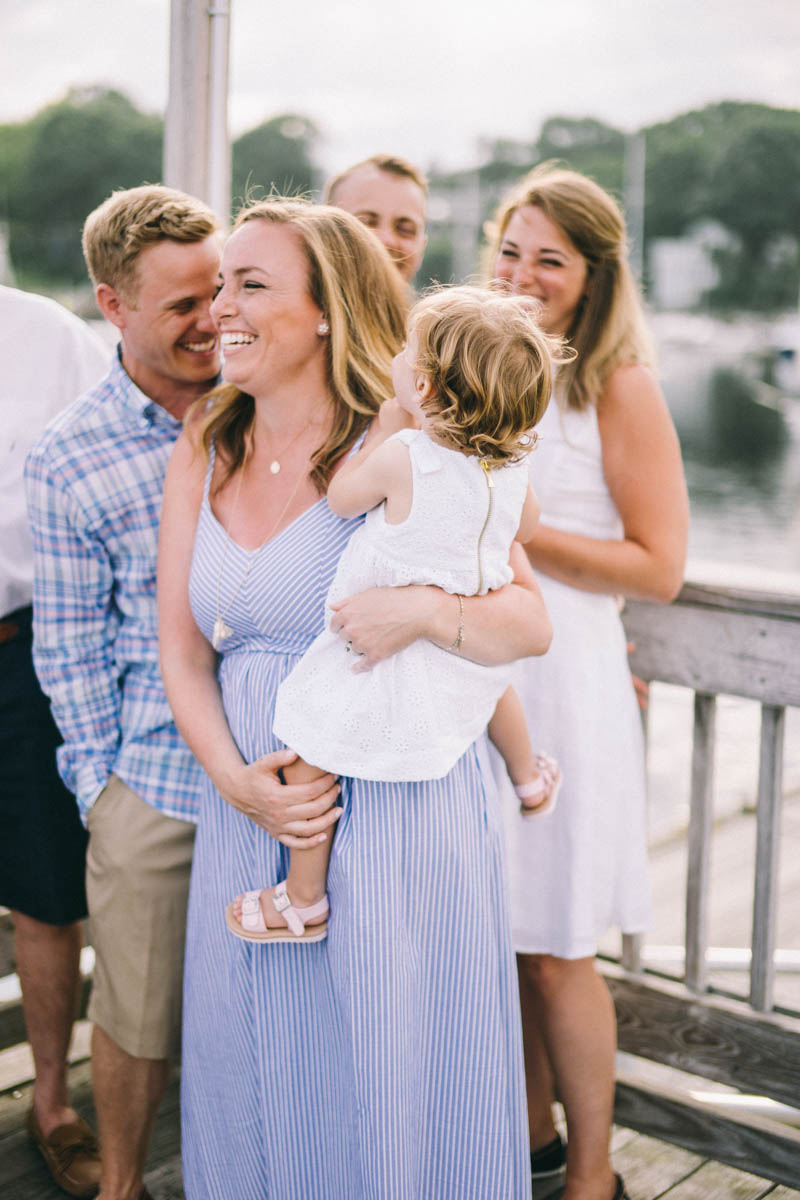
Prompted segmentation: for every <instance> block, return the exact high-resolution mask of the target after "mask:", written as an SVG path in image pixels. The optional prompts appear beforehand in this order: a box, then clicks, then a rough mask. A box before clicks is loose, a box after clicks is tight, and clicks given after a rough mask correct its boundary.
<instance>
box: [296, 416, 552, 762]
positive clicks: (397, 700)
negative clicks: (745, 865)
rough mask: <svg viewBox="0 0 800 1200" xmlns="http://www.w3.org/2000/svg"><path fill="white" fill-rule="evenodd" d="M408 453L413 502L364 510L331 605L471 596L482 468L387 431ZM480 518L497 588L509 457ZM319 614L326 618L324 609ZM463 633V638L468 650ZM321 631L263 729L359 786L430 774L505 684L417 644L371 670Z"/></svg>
mask: <svg viewBox="0 0 800 1200" xmlns="http://www.w3.org/2000/svg"><path fill="white" fill-rule="evenodd" d="M395 437H397V438H398V439H399V440H402V441H403V442H404V443H405V444H406V446H407V447H408V450H409V456H410V459H411V467H412V479H413V488H414V495H413V501H412V505H411V511H410V513H409V516H408V518H407V519H406V520H405V521H403V522H402V523H401V524H398V525H390V524H388V523H387V521H386V519H385V513H384V506H383V505H379V506H378V507H377V508H375V509H373V510H372V511H371V512H370V513H368V514H367V518H366V521H365V523H364V525H363V526H362V527H361V528H360V529H359V530H357V531H356V533H355V534H354V535H353V536H352V538H351V539H350V542H349V543H348V545H347V547H346V548H345V551H344V554H343V555H342V557H341V559H340V561H339V567H338V570H337V572H336V576H335V578H334V581H333V585H332V587H331V589H330V592H329V595H328V601H329V603H335V602H336V601H338V600H340V599H344V598H346V597H347V596H352V595H354V594H355V593H357V592H361V591H364V590H366V589H367V588H370V587H398V586H400V587H402V586H405V585H409V584H433V585H435V586H437V587H441V588H443V589H444V590H445V591H448V592H453V593H461V594H463V595H467V596H469V595H475V594H476V592H477V587H478V578H479V570H478V539H479V536H480V533H481V529H482V528H483V525H484V522H485V521H486V515H487V511H488V503H489V496H488V488H487V483H486V478H485V473H484V471H483V470H482V468H481V466H480V462H479V460H478V459H477V458H468V457H467V456H465V455H463V454H460V453H459V452H458V451H454V450H449V449H447V448H446V447H443V446H439V445H438V444H437V443H435V442H433V441H432V440H431V439H430V438H429V437H427V435H426V434H425V433H423V432H422V431H421V430H403V431H402V432H401V433H398V434H396V435H395ZM492 481H493V484H494V487H493V493H494V494H493V498H492V511H491V515H490V519H489V523H488V525H487V526H486V530H485V532H484V535H483V538H482V539H481V544H480V556H481V557H480V566H481V571H480V574H481V575H482V578H483V590H484V591H486V590H491V589H494V588H497V587H501V586H502V585H503V584H505V583H508V582H509V581H510V579H511V577H512V572H511V568H510V567H509V565H508V555H509V549H510V546H511V542H512V540H513V538H514V535H515V534H516V532H517V529H518V527H519V520H520V514H521V511H522V505H523V503H524V500H525V495H526V491H527V486H528V467H527V463H526V462H524V461H523V462H520V463H518V464H514V465H511V466H508V467H504V468H502V469H499V470H497V471H493V472H492ZM329 615H330V614H329ZM468 642H469V630H468V629H467V632H466V643H467V645H466V649H467V652H468ZM353 665H354V659H353V656H352V654H349V653H348V652H347V651H346V649H345V644H344V642H343V641H342V639H341V638H339V637H337V636H335V635H334V634H332V633H331V632H330V631H329V629H328V628H326V630H325V632H324V633H322V634H321V635H320V636H319V637H318V638H317V639H316V640H315V641H314V642H313V643H312V645H311V646H310V647H309V649H308V651H307V652H306V654H305V655H304V656H303V658H302V660H301V661H300V662H299V663H298V664H297V666H296V667H295V668H294V670H293V671H292V672H291V674H290V675H289V676H288V678H287V679H286V680H284V682H283V684H282V685H281V687H280V688H279V690H278V699H277V704H276V708H275V720H274V725H273V729H274V732H275V734H276V735H277V736H278V737H279V738H281V740H282V741H284V742H286V744H287V745H289V746H291V747H292V749H293V750H296V751H297V752H298V754H300V755H301V756H302V757H303V758H304V759H305V760H306V761H307V762H311V763H314V764H315V765H316V766H320V767H324V768H325V769H327V770H330V771H335V772H337V773H339V774H342V775H352V776H355V777H357V778H361V779H377V780H388V781H392V780H398V781H399V780H417V779H437V778H440V777H441V776H443V775H445V774H447V772H448V771H450V770H451V769H452V767H453V766H454V764H455V763H456V762H457V761H458V759H459V758H460V757H461V755H462V754H463V753H464V752H465V751H466V750H467V748H468V747H469V746H470V745H471V744H472V742H473V741H475V739H476V738H477V737H479V736H480V734H481V733H482V732H483V730H484V729H485V727H486V724H487V722H488V720H489V718H490V717H491V715H492V713H493V712H494V708H495V705H496V703H497V701H498V699H499V698H500V696H501V695H502V693H503V692H504V691H505V689H506V687H507V686H508V682H509V670H508V669H507V668H506V667H483V666H479V665H477V664H476V663H473V662H470V661H469V659H468V658H466V657H461V656H459V655H457V654H451V653H449V652H448V651H446V650H442V649H440V648H439V647H438V646H435V645H433V643H431V642H429V641H426V640H421V641H418V642H415V643H414V644H413V645H411V646H409V647H408V649H406V650H404V651H402V652H401V653H400V654H397V655H394V656H393V657H392V658H390V659H387V660H385V661H384V662H380V663H378V664H377V665H376V666H375V667H374V668H373V669H372V670H371V671H369V672H364V673H355V674H354V673H353V670H352V668H353Z"/></svg>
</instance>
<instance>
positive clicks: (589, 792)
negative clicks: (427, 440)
mask: <svg viewBox="0 0 800 1200" xmlns="http://www.w3.org/2000/svg"><path fill="white" fill-rule="evenodd" d="M537 433H538V434H539V435H540V440H539V442H538V443H537V445H536V447H535V449H534V451H533V453H532V454H531V455H530V456H529V459H528V462H529V466H530V480H531V485H532V487H533V489H534V491H535V492H536V494H537V496H538V498H539V501H540V503H541V505H542V515H541V522H542V524H543V525H549V526H552V527H553V528H554V529H560V530H565V531H568V532H571V533H579V534H584V535H586V536H588V537H595V538H602V539H609V538H621V537H622V522H621V521H620V517H619V514H618V512H617V509H616V507H615V505H614V502H613V500H612V498H611V496H610V494H609V491H608V486H607V484H606V481H605V478H604V476H603V465H602V446H601V442H600V432H599V429H598V424H597V411H596V409H595V408H594V407H591V408H589V409H587V410H586V411H585V412H575V411H573V410H564V409H562V408H561V407H560V405H559V404H558V403H557V402H556V399H555V397H554V398H553V400H552V401H551V403H550V405H549V406H548V409H547V411H546V413H545V415H544V417H543V419H542V420H541V421H540V423H539V425H538V426H537ZM537 578H538V580H539V583H540V585H541V588H542V593H543V595H544V599H545V603H546V604H547V609H548V612H549V613H550V617H551V619H552V622H553V641H552V645H551V647H550V650H549V651H548V653H547V654H545V655H543V656H542V657H541V658H529V659H525V660H523V661H522V662H519V663H518V664H517V665H516V670H515V675H514V684H515V685H516V687H517V689H518V691H519V693H520V696H521V697H522V702H523V705H524V708H525V712H526V715H527V718H528V728H529V730H530V734H531V738H532V740H533V742H534V745H535V746H536V747H537V748H540V749H542V750H545V751H547V752H548V753H550V754H553V755H554V756H555V757H556V758H557V759H558V761H559V764H560V766H561V770H562V772H563V783H562V787H561V792H560V795H559V800H558V804H557V805H556V807H555V810H554V811H553V812H552V813H549V814H547V815H544V816H541V817H523V816H522V815H521V814H520V811H519V800H518V799H517V798H516V796H515V795H514V793H513V791H512V789H511V786H510V783H509V781H508V778H507V776H506V775H505V770H504V768H503V767H502V763H500V762H499V759H497V756H494V761H495V762H496V765H497V775H498V783H499V785H500V790H501V794H502V796H503V806H504V816H505V822H506V834H507V837H506V843H507V855H508V874H509V885H510V899H511V914H512V926H513V933H514V946H515V949H516V950H517V951H518V952H519V953H524V954H537V953H538V954H552V955H555V956H557V957H559V958H583V957H586V956H591V955H593V954H594V953H595V951H596V948H597V939H598V937H600V936H601V935H602V934H603V933H604V932H605V931H606V930H608V929H610V928H612V927H619V928H621V929H622V930H623V931H624V932H627V933H636V932H642V931H644V930H645V929H647V928H648V926H649V924H650V891H649V884H648V873H647V840H646V810H645V781H644V747H643V736H642V726H641V720H640V716H639V711H638V708H637V704H636V699H635V694H634V691H633V685H632V683H631V675H630V670H629V667H628V656H627V653H626V647H625V634H624V631H623V628H622V622H621V620H620V616H619V611H618V606H617V601H616V599H615V597H613V596H606V595H599V594H596V593H592V592H584V591H580V590H578V589H577V588H573V587H567V586H566V585H565V584H563V583H559V582H557V581H556V580H554V579H552V578H550V577H549V576H548V575H545V574H543V573H537Z"/></svg>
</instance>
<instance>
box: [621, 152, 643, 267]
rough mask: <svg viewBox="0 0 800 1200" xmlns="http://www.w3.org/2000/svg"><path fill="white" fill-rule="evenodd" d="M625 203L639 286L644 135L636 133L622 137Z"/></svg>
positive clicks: (633, 264)
mask: <svg viewBox="0 0 800 1200" xmlns="http://www.w3.org/2000/svg"><path fill="white" fill-rule="evenodd" d="M624 154H625V160H624V183H623V192H624V202H625V217H626V221H627V225H628V237H629V241H630V264H631V269H632V271H633V274H634V276H635V278H636V280H637V282H638V283H639V285H640V286H641V284H642V281H643V279H644V171H645V135H644V130H643V129H639V130H636V131H635V132H633V133H628V134H626V135H625V151H624Z"/></svg>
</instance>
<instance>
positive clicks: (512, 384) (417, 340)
mask: <svg viewBox="0 0 800 1200" xmlns="http://www.w3.org/2000/svg"><path fill="white" fill-rule="evenodd" d="M538 307H539V306H538V305H537V304H536V303H535V301H532V300H530V299H529V298H528V297H525V296H512V295H509V294H507V293H502V292H499V291H497V290H496V289H491V288H487V287H483V288H482V287H472V286H467V285H465V286H462V287H451V288H441V289H437V290H436V291H434V292H431V293H429V294H428V295H427V296H425V297H423V299H422V300H419V301H418V302H417V304H415V305H414V307H413V308H412V310H411V313H410V316H409V325H408V328H409V338H410V339H411V338H413V350H414V362H413V366H414V369H415V370H416V371H418V372H419V373H420V374H421V375H423V376H424V377H425V378H426V379H428V380H429V381H430V383H431V391H432V395H431V397H430V398H429V399H426V400H423V401H422V408H423V411H424V412H425V415H426V416H427V417H429V418H431V419H432V424H433V427H434V428H433V431H434V433H435V436H436V437H437V438H438V439H440V440H441V441H443V442H444V443H445V444H446V445H449V446H451V447H452V448H453V449H454V450H460V451H461V453H462V454H469V455H475V456H477V457H478V458H482V459H485V460H486V461H487V463H488V464H489V465H490V466H502V465H503V464H505V463H509V462H514V461H516V460H517V459H519V458H520V457H521V456H522V455H523V454H525V453H527V452H528V450H530V448H531V445H532V444H533V441H534V440H535V435H534V434H532V433H531V431H532V429H533V427H534V425H536V424H537V423H538V421H539V420H541V417H542V415H543V414H544V411H545V409H546V408H547V405H548V402H549V400H550V392H551V389H552V376H553V372H552V364H553V363H554V362H556V363H558V362H562V361H564V359H565V356H567V357H571V354H570V352H569V351H568V350H567V351H565V349H564V346H563V343H562V341H561V339H560V338H554V337H549V336H548V335H547V334H545V333H543V332H542V330H541V329H540V328H539V326H538V325H537V323H536V313H537V310H538Z"/></svg>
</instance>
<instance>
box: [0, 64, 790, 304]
mask: <svg viewBox="0 0 800 1200" xmlns="http://www.w3.org/2000/svg"><path fill="white" fill-rule="evenodd" d="M642 133H643V135H644V139H645V146H646V160H645V161H646V167H645V211H644V236H645V252H646V251H647V249H648V247H649V246H650V245H651V244H652V242H653V241H654V240H655V239H657V238H663V237H680V236H683V235H685V234H687V233H689V232H691V230H692V229H693V228H695V227H696V226H697V225H698V223H700V222H703V221H714V222H716V223H718V224H719V225H720V226H721V227H722V228H723V229H724V230H725V231H726V232H727V234H728V235H729V236H728V238H727V240H726V241H725V243H724V244H723V245H720V246H718V247H717V248H716V250H715V251H714V254H715V257H716V265H717V268H718V275H719V278H718V282H717V284H716V285H715V287H714V288H712V289H711V291H710V292H709V294H708V295H707V297H706V301H707V303H708V305H709V306H710V307H713V308H719V309H725V308H749V309H761V310H770V309H779V308H783V307H787V306H791V305H792V304H794V303H796V301H797V296H798V282H799V280H800V249H799V248H800V112H797V111H794V110H789V109H777V108H772V107H770V106H768V105H764V104H755V103H739V102H734V101H725V102H722V103H719V104H713V105H709V106H707V107H705V108H703V109H698V110H696V111H692V112H687V113H683V114H681V115H679V116H676V117H674V118H673V119H672V120H670V121H666V122H661V123H659V124H655V125H651V126H648V127H646V128H645V129H644V130H643V131H642ZM319 137H320V135H319V130H318V129H317V127H316V126H315V125H314V122H313V121H311V120H309V119H308V118H306V117H304V116H301V115H299V114H292V113H285V114H282V115H280V116H276V117H273V118H272V119H270V120H268V121H265V122H263V123H262V124H260V125H258V126H257V127H256V128H255V129H252V130H250V131H249V132H247V133H245V134H243V135H242V136H241V137H239V138H238V139H236V141H235V142H234V144H233V186H232V204H233V207H234V208H235V207H237V206H238V203H239V202H241V200H242V199H244V198H246V197H248V196H250V195H253V194H257V195H258V194H265V193H268V192H269V191H270V190H272V189H273V188H274V189H276V190H277V191H279V192H289V193H292V194H295V193H303V192H309V191H312V190H313V189H315V188H317V187H318V186H319V184H320V182H321V173H320V170H319V168H318V166H317V163H316V160H315V153H316V149H317V145H318V142H319ZM625 142H626V139H625V135H624V133H623V132H622V131H621V130H619V129H616V128H614V127H613V126H611V125H607V124H605V123H603V122H602V121H598V120H595V119H593V118H583V119H576V118H573V117H563V116H554V117H551V118H549V119H548V120H547V121H545V122H544V124H543V125H542V127H541V129H540V130H539V132H538V134H537V136H536V137H534V138H532V139H531V140H530V141H511V140H509V139H497V140H495V141H491V142H487V143H485V144H484V145H482V147H481V159H482V161H481V164H480V165H479V167H478V168H477V171H476V170H475V168H472V169H471V170H470V171H469V172H467V171H455V172H443V171H438V170H436V168H435V167H434V168H432V169H431V170H430V171H429V175H430V178H431V184H432V187H433V188H434V189H435V190H436V191H437V192H438V193H439V194H445V195H446V194H448V193H449V192H457V191H458V190H459V189H461V188H464V187H466V186H468V185H469V186H473V187H474V186H475V183H476V179H477V186H478V188H479V189H480V192H481V195H482V196H484V197H485V204H486V207H487V211H485V212H484V214H483V215H484V216H486V215H488V208H489V207H491V204H492V203H493V201H494V199H495V198H496V196H497V194H498V192H499V191H500V190H502V189H503V188H505V187H506V186H508V185H509V184H510V183H512V182H513V181H514V180H516V179H518V178H519V176H520V175H521V174H522V173H523V172H524V171H525V170H527V169H528V168H529V167H530V166H532V165H534V164H535V163H537V162H541V161H543V160H546V159H557V160H560V161H561V162H563V163H565V164H567V165H569V166H571V167H574V168H575V169H576V170H579V171H583V172H585V173H586V174H588V175H591V176H592V177H593V178H594V179H596V180H597V181H598V183H600V184H602V185H603V186H604V187H607V188H609V189H610V190H611V191H612V192H614V193H615V194H616V195H618V196H619V197H620V198H623V185H624V161H625ZM162 146H163V121H162V119H161V118H160V117H159V116H155V115H152V114H148V113H144V112H142V111H140V110H139V109H138V108H136V107H135V106H134V105H133V104H132V103H131V101H130V100H129V99H128V98H127V97H126V96H124V95H122V94H121V93H120V92H117V91H114V90H110V89H107V88H99V87H90V88H81V89H75V90H73V91H71V92H69V93H68V94H67V96H66V97H65V98H64V99H62V100H60V101H59V102H57V103H55V104H50V105H48V106H47V107H45V108H43V109H41V110H40V111H39V112H37V113H36V114H35V115H34V116H33V117H31V118H30V119H29V120H28V121H24V122H18V123H15V124H6V125H2V126H0V218H3V219H5V221H6V222H7V225H8V231H9V251H10V256H11V261H12V263H13V265H14V268H15V270H16V271H17V273H18V275H19V278H20V280H21V281H22V282H23V283H24V285H25V286H29V287H36V288H39V289H40V290H48V287H52V286H53V285H59V284H61V285H63V284H74V283H77V282H80V281H81V280H83V278H84V268H83V262H82V258H81V253H80V227H81V224H82V221H83V219H84V217H85V215H86V213H87V212H89V211H90V209H91V208H93V207H94V206H95V205H96V204H99V203H100V201H101V200H103V199H104V198H105V196H107V195H108V194H109V192H110V191H112V190H113V189H114V188H119V187H131V186H134V185H136V184H139V183H142V182H148V181H149V182H153V181H158V180H159V179H160V178H161V160H162ZM448 236H449V234H448V231H447V225H446V222H445V223H443V224H442V225H441V226H440V227H439V228H438V230H437V231H436V236H435V237H433V238H432V239H431V247H430V251H431V252H430V255H429V259H428V262H427V264H424V265H423V274H425V273H426V266H427V274H430V275H436V276H438V277H439V278H443V277H446V265H447V259H448Z"/></svg>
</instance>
